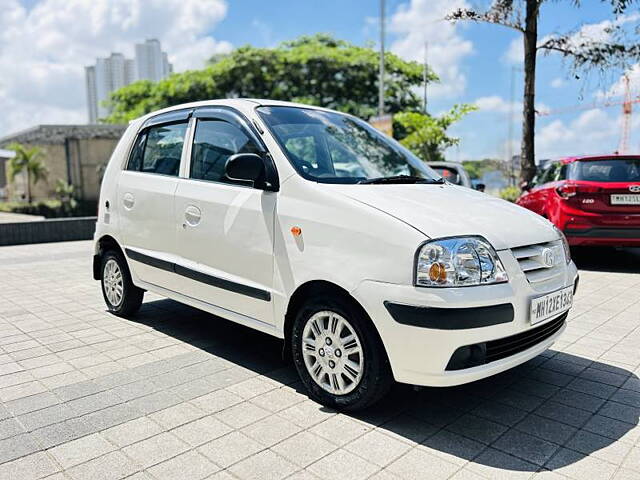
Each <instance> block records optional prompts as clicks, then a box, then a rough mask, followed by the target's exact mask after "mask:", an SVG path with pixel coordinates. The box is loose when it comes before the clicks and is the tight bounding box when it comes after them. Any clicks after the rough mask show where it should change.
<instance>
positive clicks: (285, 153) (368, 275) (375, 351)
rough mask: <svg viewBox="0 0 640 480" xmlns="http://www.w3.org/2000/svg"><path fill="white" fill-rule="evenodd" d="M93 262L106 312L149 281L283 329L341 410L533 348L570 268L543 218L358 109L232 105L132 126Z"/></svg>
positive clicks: (469, 377) (103, 196)
mask: <svg viewBox="0 0 640 480" xmlns="http://www.w3.org/2000/svg"><path fill="white" fill-rule="evenodd" d="M93 273H94V277H95V279H96V280H101V281H102V290H103V293H104V298H105V301H106V303H107V306H108V309H109V310H110V311H111V312H113V313H115V314H116V315H122V316H127V315H132V314H133V313H135V312H136V310H137V309H138V308H139V307H140V304H141V302H142V297H143V292H144V291H145V290H149V291H153V292H156V293H158V294H161V295H164V296H166V297H169V298H172V299H174V300H177V301H179V302H183V303H185V304H188V305H191V306H194V307H197V308H200V309H202V310H206V311H208V312H211V313H213V314H215V315H217V316H219V317H223V318H225V319H228V320H231V321H234V322H238V323H240V324H242V325H246V326H249V327H252V328H255V329H258V330H260V331H262V332H266V333H268V334H270V335H274V336H276V337H279V338H282V339H284V345H285V352H291V355H292V357H293V361H294V363H295V366H296V368H297V370H298V372H299V374H300V377H301V378H302V381H303V382H304V384H305V386H306V387H307V389H308V391H309V393H310V395H311V396H312V397H313V398H314V399H316V400H317V401H319V402H321V403H324V404H326V405H329V406H331V407H334V408H341V409H347V410H355V409H359V408H363V407H366V406H368V405H370V404H372V403H373V402H375V401H376V400H378V399H379V398H381V396H382V395H383V394H384V393H385V392H386V391H387V389H388V388H389V386H390V385H391V383H392V381H393V380H394V379H395V380H396V381H398V382H404V383H409V384H414V385H430V386H448V385H458V384H462V383H466V382H471V381H474V380H477V379H480V378H484V377H487V376H489V375H493V374H496V373H498V372H501V371H504V370H506V369H509V368H511V367H514V366H516V365H519V364H521V363H523V362H525V361H526V360H528V359H530V358H532V357H534V356H536V355H538V354H539V353H541V352H542V351H544V350H545V349H547V348H548V347H549V346H550V345H551V344H552V343H553V342H554V341H555V340H556V339H557V338H558V336H559V335H560V334H561V333H562V331H563V330H564V328H565V323H566V318H567V312H568V310H569V308H570V307H571V302H572V297H573V293H574V291H575V288H576V286H577V279H578V276H577V270H576V267H575V265H574V264H573V263H572V261H571V259H570V256H569V249H568V247H567V244H566V241H565V239H564V237H563V236H562V234H561V233H560V232H559V231H558V230H557V229H555V228H554V227H553V225H552V224H551V223H549V222H548V221H547V220H545V219H544V218H542V217H540V216H538V215H536V214H534V213H531V212H530V211H528V210H525V209H523V208H521V207H518V206H516V205H514V204H511V203H508V202H505V201H502V200H499V199H495V198H492V197H490V196H488V195H484V194H481V193H478V192H475V191H473V190H470V189H468V188H463V187H459V186H456V185H452V184H449V183H447V182H445V181H443V180H442V178H441V177H440V176H439V175H437V174H436V173H435V172H433V170H431V169H430V168H429V167H427V166H425V164H424V162H422V161H420V160H419V159H418V158H417V157H415V156H414V155H413V154H411V153H410V152H409V151H407V150H406V149H405V148H403V147H402V146H401V145H399V144H398V143H397V142H395V141H394V140H392V139H390V138H388V137H386V136H384V135H382V134H380V133H379V132H378V131H376V130H375V129H373V128H372V127H370V126H369V125H368V124H367V123H366V122H364V121H362V120H359V119H358V118H355V117H353V116H350V115H345V114H342V113H338V112H334V111H331V110H327V109H322V108H315V107H310V106H307V105H298V104H292V103H285V102H277V101H268V100H245V99H233V100H219V101H207V102H199V103H192V104H187V105H179V106H176V107H172V108H168V109H165V110H162V111H159V112H155V113H152V114H149V115H146V116H144V117H142V118H140V119H138V120H135V121H133V122H132V123H131V124H130V126H129V128H128V129H127V130H126V132H125V134H124V135H123V137H122V139H121V140H120V143H119V144H118V146H117V148H116V149H115V151H114V153H113V156H112V157H111V160H110V162H109V165H108V168H107V170H106V173H105V176H104V180H103V183H102V190H101V193H100V207H99V217H98V223H97V228H96V234H95V257H94V272H93ZM212 321H215V320H214V319H212Z"/></svg>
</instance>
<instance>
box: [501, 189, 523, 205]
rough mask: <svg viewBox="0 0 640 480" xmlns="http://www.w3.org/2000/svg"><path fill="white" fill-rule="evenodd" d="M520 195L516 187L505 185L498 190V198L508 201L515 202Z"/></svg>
mask: <svg viewBox="0 0 640 480" xmlns="http://www.w3.org/2000/svg"><path fill="white" fill-rule="evenodd" d="M519 196H520V189H519V188H518V187H507V188H503V189H502V190H500V198H501V199H503V200H507V201H509V202H515V201H516V200H517V199H518V197H519Z"/></svg>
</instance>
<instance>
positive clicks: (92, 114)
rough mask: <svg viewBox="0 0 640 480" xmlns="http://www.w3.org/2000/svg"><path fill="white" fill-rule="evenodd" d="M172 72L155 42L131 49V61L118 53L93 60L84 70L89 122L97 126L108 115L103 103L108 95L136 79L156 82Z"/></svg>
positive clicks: (165, 56) (108, 110)
mask: <svg viewBox="0 0 640 480" xmlns="http://www.w3.org/2000/svg"><path fill="white" fill-rule="evenodd" d="M172 71H173V68H172V66H171V64H170V63H169V61H168V58H167V54H166V53H165V52H163V51H162V49H161V48H160V42H159V41H158V40H155V39H151V40H147V41H146V42H145V43H142V44H137V45H136V46H135V60H132V59H128V58H125V57H124V55H122V54H121V53H112V54H111V56H109V57H107V58H97V59H96V64H95V65H91V66H87V67H85V81H86V89H87V111H88V114H89V115H88V116H89V123H97V122H98V121H99V120H100V119H101V118H104V117H106V116H108V115H109V113H110V109H109V107H108V106H107V105H105V101H106V100H108V99H109V96H110V94H111V92H113V91H115V90H117V89H119V88H122V87H124V86H126V85H129V84H130V83H132V82H135V81H136V80H151V81H154V82H157V81H159V80H162V79H163V78H165V77H166V76H168V75H169V74H170V73H171V72H172Z"/></svg>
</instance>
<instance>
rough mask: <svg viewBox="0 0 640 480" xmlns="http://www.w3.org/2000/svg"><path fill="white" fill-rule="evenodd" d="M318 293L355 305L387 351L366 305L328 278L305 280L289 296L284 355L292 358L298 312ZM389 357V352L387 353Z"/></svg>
mask: <svg viewBox="0 0 640 480" xmlns="http://www.w3.org/2000/svg"><path fill="white" fill-rule="evenodd" d="M318 295H331V296H334V297H335V298H340V299H342V300H344V301H346V302H349V303H350V304H351V305H352V306H354V307H355V308H356V309H357V310H359V311H360V313H362V315H363V318H365V319H367V321H368V322H369V324H370V326H371V328H372V331H373V332H374V334H375V335H376V336H377V337H378V339H379V340H380V343H381V344H382V348H383V349H384V351H385V354H386V353H387V352H386V347H385V345H384V342H383V341H382V337H381V336H380V332H379V330H378V328H377V327H376V325H375V323H374V321H373V320H372V319H371V317H370V316H369V314H368V313H367V311H366V310H365V309H364V307H363V306H362V305H361V304H360V302H358V300H356V298H355V297H354V296H353V295H351V294H350V293H349V292H348V291H347V290H345V289H344V288H343V287H341V286H339V285H337V284H335V283H332V282H329V281H326V280H310V281H308V282H305V283H303V284H301V285H299V286H298V288H296V290H295V291H294V292H293V294H292V295H291V297H289V302H288V304H287V310H286V313H285V316H284V329H283V334H284V344H283V349H282V356H283V358H285V359H288V358H291V336H292V331H293V323H294V321H295V318H296V314H297V313H298V311H299V310H300V308H301V307H302V306H303V305H304V303H305V301H306V300H308V299H309V298H311V297H313V296H318ZM387 358H388V354H387Z"/></svg>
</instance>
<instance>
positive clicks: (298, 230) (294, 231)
mask: <svg viewBox="0 0 640 480" xmlns="http://www.w3.org/2000/svg"><path fill="white" fill-rule="evenodd" d="M291 234H292V235H293V236H294V237H299V236H300V235H302V229H301V228H300V227H291Z"/></svg>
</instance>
